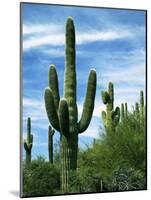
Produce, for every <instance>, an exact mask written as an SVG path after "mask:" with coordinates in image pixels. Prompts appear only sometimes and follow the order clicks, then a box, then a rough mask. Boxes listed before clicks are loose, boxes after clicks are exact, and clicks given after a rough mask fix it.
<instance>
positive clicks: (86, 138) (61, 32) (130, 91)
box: [21, 3, 146, 158]
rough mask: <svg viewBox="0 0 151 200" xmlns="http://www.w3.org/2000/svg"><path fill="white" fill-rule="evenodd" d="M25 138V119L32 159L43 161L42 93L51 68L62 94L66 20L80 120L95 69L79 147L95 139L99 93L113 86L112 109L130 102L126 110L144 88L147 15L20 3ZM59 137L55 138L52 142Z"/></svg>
mask: <svg viewBox="0 0 151 200" xmlns="http://www.w3.org/2000/svg"><path fill="white" fill-rule="evenodd" d="M21 16H22V30H23V31H22V32H23V35H22V36H23V53H22V76H23V137H25V136H26V120H27V117H31V119H32V133H33V135H34V144H33V152H32V153H33V156H36V155H39V154H40V155H45V157H46V158H47V132H48V124H49V122H48V119H47V116H46V112H45V106H44V98H43V94H44V89H45V87H47V85H48V68H49V65H50V64H52V63H53V64H55V66H56V70H57V73H58V79H59V90H60V95H61V96H62V94H63V76H64V48H65V46H64V40H65V21H66V18H67V17H68V16H72V18H73V20H74V24H75V29H76V70H77V104H78V116H79V119H80V116H81V113H82V107H83V100H84V95H85V90H86V83H87V77H88V73H89V71H90V69H91V68H95V69H96V71H97V91H96V100H95V108H94V113H93V117H92V120H91V123H90V126H89V128H88V129H87V130H86V131H85V132H84V133H83V134H80V137H79V146H80V147H85V146H86V145H85V144H91V142H92V140H93V138H97V137H98V133H99V131H98V130H99V126H100V125H101V111H102V110H104V109H105V106H104V105H103V103H102V100H101V96H100V92H101V90H104V89H107V86H108V82H109V81H112V82H113V83H114V91H115V106H117V105H119V106H120V104H121V103H122V102H128V106H129V109H131V108H132V105H134V103H135V102H136V101H138V100H139V91H140V90H145V53H146V52H145V12H144V11H133V10H119V9H102V8H84V7H65V6H54V5H44V4H43V5H42V4H28V3H24V4H22V15H21ZM57 140H59V133H57V132H56V134H55V136H54V143H55V142H56V141H57Z"/></svg>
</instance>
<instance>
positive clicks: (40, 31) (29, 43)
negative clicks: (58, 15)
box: [23, 24, 135, 50]
mask: <svg viewBox="0 0 151 200" xmlns="http://www.w3.org/2000/svg"><path fill="white" fill-rule="evenodd" d="M23 35H24V36H26V35H28V37H27V38H24V40H23V49H24V50H30V49H32V48H37V47H41V46H45V45H50V46H63V45H64V42H65V34H64V28H63V26H62V25H57V24H49V25H36V26H35V25H23ZM134 36H135V33H134V31H132V30H128V29H120V27H119V28H114V29H112V28H111V29H107V30H101V29H100V30H99V29H96V30H94V29H90V28H89V29H88V30H87V31H86V32H77V33H76V44H77V45H81V44H85V43H91V42H96V41H110V40H117V39H121V38H132V37H134Z"/></svg>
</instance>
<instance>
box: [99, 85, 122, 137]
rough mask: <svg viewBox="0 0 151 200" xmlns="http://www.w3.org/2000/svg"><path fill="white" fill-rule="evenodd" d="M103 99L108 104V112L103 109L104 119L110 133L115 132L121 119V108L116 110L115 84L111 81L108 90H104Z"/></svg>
mask: <svg viewBox="0 0 151 200" xmlns="http://www.w3.org/2000/svg"><path fill="white" fill-rule="evenodd" d="M101 94H102V100H103V103H104V104H105V105H106V112H105V111H102V120H103V123H104V126H105V128H106V130H107V132H108V133H112V132H115V128H116V126H117V124H118V123H119V119H120V108H119V107H116V108H115V110H114V86H113V83H111V82H110V83H109V85H108V91H102V93H101Z"/></svg>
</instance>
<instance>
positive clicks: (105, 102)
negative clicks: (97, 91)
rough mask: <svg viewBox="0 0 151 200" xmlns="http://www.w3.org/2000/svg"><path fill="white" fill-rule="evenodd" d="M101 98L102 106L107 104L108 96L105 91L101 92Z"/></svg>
mask: <svg viewBox="0 0 151 200" xmlns="http://www.w3.org/2000/svg"><path fill="white" fill-rule="evenodd" d="M101 96H102V101H103V103H104V104H107V103H108V102H109V99H110V96H109V94H108V92H107V91H102V92H101Z"/></svg>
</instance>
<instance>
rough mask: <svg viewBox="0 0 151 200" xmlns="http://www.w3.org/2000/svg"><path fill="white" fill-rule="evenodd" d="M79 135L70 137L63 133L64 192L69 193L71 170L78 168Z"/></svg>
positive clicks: (62, 186)
mask: <svg viewBox="0 0 151 200" xmlns="http://www.w3.org/2000/svg"><path fill="white" fill-rule="evenodd" d="M77 149H78V136H77V134H75V135H74V136H72V137H71V138H70V139H68V138H67V137H65V136H64V135H61V146H60V156H61V183H62V184H61V189H62V191H63V192H64V193H66V194H67V193H69V184H70V183H69V176H70V174H69V173H70V172H71V171H74V170H76V168H77Z"/></svg>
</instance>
